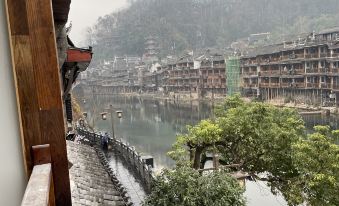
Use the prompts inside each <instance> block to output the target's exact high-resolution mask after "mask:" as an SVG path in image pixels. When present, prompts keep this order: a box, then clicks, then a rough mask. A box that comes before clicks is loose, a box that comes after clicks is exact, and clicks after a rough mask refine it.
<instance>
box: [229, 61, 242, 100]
mask: <svg viewBox="0 0 339 206" xmlns="http://www.w3.org/2000/svg"><path fill="white" fill-rule="evenodd" d="M226 82H227V95H228V96H230V95H234V94H236V93H240V63H239V58H238V57H229V58H228V59H227V60H226Z"/></svg>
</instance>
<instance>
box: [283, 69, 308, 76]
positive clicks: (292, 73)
mask: <svg viewBox="0 0 339 206" xmlns="http://www.w3.org/2000/svg"><path fill="white" fill-rule="evenodd" d="M303 74H305V70H304V69H295V70H290V71H289V70H286V71H285V70H282V71H281V75H303Z"/></svg>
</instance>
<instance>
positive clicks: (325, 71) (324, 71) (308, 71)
mask: <svg viewBox="0 0 339 206" xmlns="http://www.w3.org/2000/svg"><path fill="white" fill-rule="evenodd" d="M328 73H330V69H329V68H307V69H306V74H328Z"/></svg>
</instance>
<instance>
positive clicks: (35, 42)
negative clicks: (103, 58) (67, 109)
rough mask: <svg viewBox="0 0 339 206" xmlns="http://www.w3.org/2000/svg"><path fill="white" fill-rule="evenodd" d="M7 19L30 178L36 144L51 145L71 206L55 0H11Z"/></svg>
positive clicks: (61, 201) (61, 197)
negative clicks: (55, 25)
mask: <svg viewBox="0 0 339 206" xmlns="http://www.w3.org/2000/svg"><path fill="white" fill-rule="evenodd" d="M6 8H7V20H8V25H9V36H10V43H11V53H12V63H13V72H14V79H15V84H16V93H17V101H18V110H19V117H20V128H21V140H22V148H23V155H24V162H25V169H26V173H27V176H30V174H31V172H32V168H33V160H32V158H31V155H30V151H31V147H32V146H33V145H41V144H50V151H51V159H52V170H53V182H54V186H55V188H54V189H55V199H56V205H62V206H68V205H71V192H70V183H69V173H68V161H67V152H66V141H65V124H64V116H63V105H62V100H61V88H60V87H61V84H60V74H59V72H60V69H59V65H58V57H57V49H56V40H55V31H54V18H53V13H52V2H51V0H7V1H6Z"/></svg>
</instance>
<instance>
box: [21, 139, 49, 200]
mask: <svg viewBox="0 0 339 206" xmlns="http://www.w3.org/2000/svg"><path fill="white" fill-rule="evenodd" d="M32 152H33V160H34V167H33V171H32V174H31V176H30V178H29V181H28V184H27V187H26V191H25V194H24V197H23V200H22V202H21V205H22V206H54V205H55V198H54V185H53V175H52V165H51V154H50V147H49V145H39V146H33V147H32Z"/></svg>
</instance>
